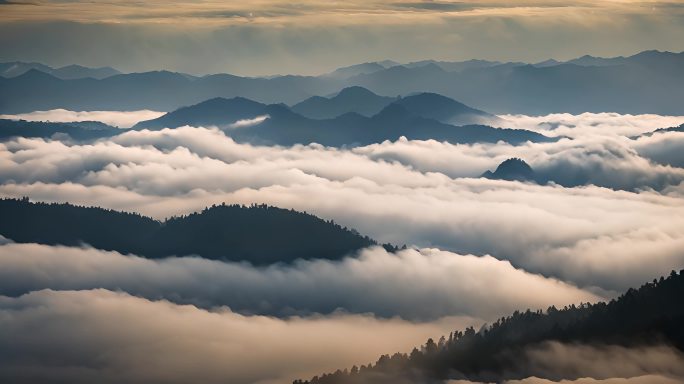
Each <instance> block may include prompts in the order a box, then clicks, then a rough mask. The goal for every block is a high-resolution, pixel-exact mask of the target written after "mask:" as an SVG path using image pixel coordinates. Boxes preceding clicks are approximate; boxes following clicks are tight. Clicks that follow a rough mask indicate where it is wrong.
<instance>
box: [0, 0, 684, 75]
mask: <svg viewBox="0 0 684 384" xmlns="http://www.w3.org/2000/svg"><path fill="white" fill-rule="evenodd" d="M683 42H684V5H683V4H682V3H680V2H677V1H659V0H656V1H631V0H613V1H601V2H596V1H583V0H575V1H555V0H551V1H537V0H528V1H516V2H510V1H500V0H489V1H461V2H454V1H419V0H416V1H378V0H372V1H358V0H344V1H334V2H331V1H321V0H310V1H300V2H296V3H292V2H284V1H275V0H259V1H250V2H242V1H240V2H238V1H208V0H200V1H194V2H192V3H187V2H179V1H145V2H140V1H108V2H87V1H79V0H73V1H72V0H66V1H65V0H30V1H28V0H27V1H23V0H4V1H0V52H2V54H0V59H1V60H5V61H10V60H22V61H27V60H32V61H40V62H44V63H47V64H50V65H54V66H61V65H67V64H71V63H74V62H76V63H79V64H83V65H88V66H104V65H109V66H114V67H116V68H118V69H120V70H123V71H144V70H151V69H159V68H164V69H169V70H175V71H183V72H188V73H195V74H203V73H216V72H230V73H235V74H241V75H264V74H276V73H301V74H319V73H323V72H327V71H329V70H332V69H334V68H336V67H339V66H340V65H344V64H353V63H357V62H364V61H374V60H383V59H392V60H396V61H400V62H408V61H416V60H421V59H426V58H431V59H440V60H466V59H471V58H482V59H489V60H500V61H525V62H537V61H542V60H545V59H548V58H555V59H559V60H566V59H570V58H573V57H578V56H582V55H584V54H587V53H588V54H592V55H596V56H618V55H630V54H634V53H636V52H638V51H642V50H645V49H660V50H670V51H677V52H679V51H681V50H684V43H683Z"/></svg>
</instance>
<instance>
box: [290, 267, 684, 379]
mask: <svg viewBox="0 0 684 384" xmlns="http://www.w3.org/2000/svg"><path fill="white" fill-rule="evenodd" d="M683 297H684V270H683V271H681V272H680V273H679V274H677V273H676V272H675V271H672V273H671V274H670V276H668V277H667V278H662V277H661V278H660V280H653V282H651V283H647V284H645V285H643V286H642V287H641V288H639V289H629V290H628V291H627V292H626V293H624V294H623V295H622V296H620V297H619V298H618V299H616V300H611V301H610V302H609V303H598V304H593V305H592V304H580V305H579V306H575V305H571V306H569V307H565V308H563V309H560V310H559V309H556V308H555V307H550V308H548V309H547V310H546V312H542V311H541V310H539V311H536V312H532V311H530V310H527V311H525V312H518V311H516V312H515V313H513V314H512V315H511V316H508V317H504V318H501V319H499V320H497V321H496V322H495V323H494V324H492V325H491V326H489V327H487V328H485V329H483V330H482V331H480V332H476V331H475V330H474V329H473V328H467V329H466V330H465V331H455V332H453V333H451V334H450V335H449V337H448V338H442V339H441V340H440V341H439V342H438V343H435V342H434V340H432V339H429V340H428V341H427V343H426V344H425V345H424V346H422V347H421V349H420V350H419V349H414V350H413V351H412V352H411V353H410V354H408V355H407V354H402V353H397V354H394V355H392V356H391V357H390V356H389V355H384V356H381V357H380V359H379V360H378V361H377V362H376V363H375V365H369V366H368V367H361V369H352V371H350V372H346V371H337V372H335V373H332V374H324V375H322V376H318V377H314V378H312V379H311V380H309V381H301V380H297V381H295V383H297V384H304V383H310V384H350V383H397V382H433V381H434V382H443V380H445V379H449V378H461V379H462V378H466V379H470V380H485V381H501V380H506V379H516V378H521V377H525V376H526V375H525V372H524V371H522V370H521V368H520V367H521V366H524V360H523V359H524V351H525V348H527V347H531V346H535V345H539V343H542V342H545V341H560V342H564V343H584V344H591V345H622V346H627V347H638V346H646V345H656V344H668V345H672V346H674V347H676V348H678V349H679V350H684V328H683V327H682V324H684V305H682V298H683ZM352 372H354V373H352Z"/></svg>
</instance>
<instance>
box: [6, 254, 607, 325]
mask: <svg viewBox="0 0 684 384" xmlns="http://www.w3.org/2000/svg"><path fill="white" fill-rule="evenodd" d="M227 252H230V251H229V250H227ZM0 264H2V266H3V268H2V270H1V271H0V294H5V295H13V296H16V295H20V294H24V293H28V292H31V291H37V290H41V289H55V290H79V289H95V288H105V289H110V290H123V291H125V292H127V293H130V294H132V295H136V296H141V297H145V298H148V299H166V300H170V301H174V302H177V303H183V304H185V303H190V304H194V305H198V306H202V307H205V308H212V307H216V306H228V307H230V308H231V309H233V310H235V311H240V312H241V313H259V314H271V315H279V316H283V315H293V314H301V315H308V314H311V313H324V314H328V313H333V312H335V311H339V310H341V311H345V312H351V313H372V314H374V315H377V316H381V317H386V318H390V317H401V318H404V319H409V320H434V319H438V318H441V317H445V316H464V317H470V318H477V319H484V320H487V321H492V320H494V319H496V318H499V317H501V316H504V315H506V314H507V313H510V312H513V311H515V310H517V309H521V308H531V309H534V310H536V309H546V308H547V307H549V306H551V305H555V306H557V307H562V306H564V305H569V304H573V303H574V304H577V303H580V302H585V303H586V302H596V301H598V300H600V299H602V298H601V297H599V296H596V295H594V294H592V293H589V292H586V291H582V290H580V289H577V288H575V287H573V286H571V285H568V284H565V283H562V282H559V281H557V280H554V279H546V278H543V277H542V276H538V275H533V274H530V273H527V272H524V271H521V270H517V269H514V268H513V267H512V266H511V265H510V263H508V262H505V261H499V260H497V259H494V258H492V257H489V256H486V257H476V256H464V255H458V254H454V253H450V252H444V251H439V250H434V249H423V250H421V251H415V250H406V251H402V252H399V253H398V254H388V253H387V252H386V251H385V250H384V249H382V248H379V247H377V248H371V249H367V250H364V251H362V252H361V253H360V254H359V255H358V257H357V258H351V257H350V258H347V259H344V260H342V261H339V262H331V261H327V260H316V261H300V262H298V263H296V264H294V265H290V266H279V265H276V266H271V267H266V268H255V267H252V266H250V265H247V264H230V263H223V262H217V261H211V260H205V259H200V258H187V257H186V258H170V259H163V260H148V259H143V258H138V257H135V256H122V255H120V254H118V253H116V252H105V251H99V250H95V249H90V248H85V249H81V248H68V247H51V246H45V245H36V244H8V245H0ZM407 281H408V282H411V283H410V284H406V282H407ZM416 303H422V304H421V305H416Z"/></svg>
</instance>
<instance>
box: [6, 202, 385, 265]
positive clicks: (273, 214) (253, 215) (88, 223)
mask: <svg viewBox="0 0 684 384" xmlns="http://www.w3.org/2000/svg"><path fill="white" fill-rule="evenodd" d="M0 235H2V236H4V237H6V238H8V239H11V240H12V241H15V242H19V243H39V244H49V245H67V246H80V245H83V244H88V245H91V246H93V247H95V248H98V249H103V250H111V251H117V252H120V253H123V254H128V253H132V254H135V255H138V256H142V257H148V258H162V257H168V256H188V255H196V256H201V257H204V258H208V259H214V260H222V261H248V262H250V263H252V264H255V265H265V264H272V263H279V262H283V263H287V262H291V261H294V260H296V259H314V258H316V259H340V258H342V257H344V256H347V255H349V254H351V253H353V252H355V251H357V250H359V249H361V248H365V247H369V246H372V245H376V244H377V243H376V242H375V241H374V240H372V239H370V238H368V237H367V236H361V235H360V234H359V233H358V232H356V231H355V230H353V229H348V228H345V227H342V226H340V225H338V224H335V223H334V222H332V221H325V220H322V219H319V218H318V217H316V216H313V215H310V214H307V213H302V212H297V211H294V210H287V209H281V208H276V207H271V206H266V205H252V206H241V205H217V206H212V207H210V208H206V209H204V210H203V211H201V212H197V213H193V214H190V215H187V216H181V217H172V218H170V219H167V220H166V221H163V222H160V221H156V220H154V219H151V218H149V217H145V216H140V215H137V214H132V213H126V212H118V211H112V210H107V209H102V208H95V207H79V206H75V205H71V204H46V203H33V202H29V201H28V200H27V199H21V200H16V199H0ZM266 238H267V239H268V241H265V239H266ZM385 248H386V249H387V250H389V251H394V250H396V248H394V247H392V246H391V245H385Z"/></svg>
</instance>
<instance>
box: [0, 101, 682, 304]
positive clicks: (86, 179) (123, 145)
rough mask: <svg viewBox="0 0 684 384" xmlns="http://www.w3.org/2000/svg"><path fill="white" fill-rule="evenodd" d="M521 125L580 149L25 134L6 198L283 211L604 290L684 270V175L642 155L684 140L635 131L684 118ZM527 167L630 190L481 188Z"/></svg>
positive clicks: (7, 146) (162, 209)
mask: <svg viewBox="0 0 684 384" xmlns="http://www.w3.org/2000/svg"><path fill="white" fill-rule="evenodd" d="M561 118H562V119H561ZM508 119H509V120H511V117H508ZM518 119H519V122H515V121H511V124H528V126H529V127H537V128H536V129H540V130H543V129H546V128H545V127H546V126H551V125H555V126H559V124H561V125H565V126H567V128H563V129H565V131H564V133H563V135H565V136H570V133H572V132H573V131H572V130H573V129H576V130H577V131H578V132H576V133H575V134H574V136H576V138H575V139H573V140H570V139H563V140H560V141H559V142H557V143H545V144H526V145H522V146H517V147H515V146H509V145H505V144H496V145H479V144H476V145H451V144H447V143H439V142H435V141H406V140H398V141H396V142H384V143H380V144H375V145H371V146H367V147H362V148H355V149H335V148H324V147H321V146H319V145H310V146H295V147H291V148H282V147H256V146H250V145H241V144H237V143H235V142H233V141H232V140H230V139H229V138H227V137H226V136H224V135H223V133H222V132H221V131H219V130H217V129H211V128H209V129H206V128H191V127H184V128H179V129H174V130H169V129H167V130H162V131H154V132H150V131H139V132H129V133H125V134H123V135H120V136H117V137H115V138H113V139H112V140H110V141H102V142H96V143H93V144H85V145H74V144H69V143H66V142H59V141H45V140H40V139H17V140H13V141H10V142H6V143H3V144H0V175H2V176H0V179H1V180H0V194H2V195H4V196H15V197H20V196H30V197H31V198H33V199H36V200H44V201H70V202H75V203H81V204H87V205H99V206H104V207H107V208H113V209H123V210H133V211H138V212H141V213H144V214H148V215H152V216H155V217H159V218H163V217H167V216H170V215H174V214H181V213H187V212H191V211H195V210H198V209H201V208H203V207H205V206H207V205H210V204H213V203H220V202H229V203H246V204H250V203H255V202H256V203H269V204H272V205H277V206H282V207H287V208H295V209H298V210H304V211H308V212H311V213H314V214H316V215H318V216H321V217H324V218H326V219H335V220H336V221H337V222H339V223H341V224H343V225H346V226H349V227H353V228H356V229H358V230H359V231H361V232H362V233H364V234H368V235H371V236H372V237H374V238H375V239H377V240H379V241H381V242H392V243H394V244H399V245H401V244H409V245H416V246H418V247H437V248H441V249H445V250H450V251H454V252H458V253H465V254H468V253H472V254H476V255H486V254H489V255H492V256H493V257H495V258H497V259H500V260H510V261H511V262H512V263H513V265H514V266H516V267H521V268H524V269H525V270H527V271H530V272H534V273H542V274H544V275H546V276H553V277H557V278H560V279H563V280H566V281H570V282H572V283H573V284H577V285H579V286H581V287H598V288H600V289H603V290H613V291H621V290H623V289H626V288H627V287H630V286H634V285H637V284H641V283H642V282H644V281H647V280H650V279H652V278H654V277H657V276H660V275H663V274H667V273H669V271H670V270H671V269H681V267H683V266H684V255H682V253H681V252H680V251H679V250H680V249H682V247H683V246H684V232H683V231H684V230H683V229H682V228H684V209H683V208H682V207H683V205H682V204H681V198H682V195H683V194H684V187H682V186H683V185H684V184H682V180H684V170H683V169H681V168H677V167H673V166H669V165H667V166H666V165H662V164H657V163H655V162H653V161H650V160H649V159H647V158H645V157H642V156H641V155H640V154H641V153H646V152H648V156H649V157H653V158H656V157H657V156H662V157H666V158H670V159H671V160H673V161H674V160H677V158H678V157H677V156H676V151H673V150H672V148H677V147H678V146H679V145H681V143H682V140H683V138H682V135H681V134H679V133H677V132H670V133H661V134H655V135H653V136H650V137H641V138H639V139H636V140H632V139H629V138H627V137H625V136H624V135H625V134H627V135H629V136H632V135H633V134H636V133H639V132H648V131H652V130H654V129H656V128H660V127H662V126H663V125H670V124H673V123H677V122H678V121H679V120H678V119H680V118H672V117H662V118H659V117H655V116H650V115H646V116H632V117H624V116H621V115H614V114H609V115H606V116H604V115H602V114H599V115H593V114H585V115H580V116H577V117H568V116H566V115H563V116H561V117H557V116H555V115H552V116H547V117H540V118H535V119H536V120H535V119H532V118H528V117H518ZM528 120H532V121H533V123H529V121H528ZM540 122H544V123H545V124H543V125H542V126H539V123H540ZM626 122H631V123H629V125H630V126H631V127H632V128H629V129H625V128H624V125H625V124H627V123H626ZM592 127H593V131H594V132H596V134H591V132H592ZM244 129H249V128H244ZM556 129H560V128H556ZM663 141H664V142H666V143H668V144H667V145H663V144H662V142H663ZM513 156H517V157H522V158H524V159H526V160H527V161H529V162H530V163H531V164H532V166H533V167H534V168H535V169H536V170H537V172H539V173H541V174H543V175H549V176H553V177H554V178H556V179H558V180H572V179H583V180H590V181H592V182H595V183H596V184H598V185H599V186H601V185H603V186H606V187H613V188H617V189H619V188H624V189H626V190H612V189H607V188H602V187H598V186H584V187H580V188H567V187H562V186H559V185H555V184H550V185H544V186H539V185H533V184H525V183H519V182H507V181H497V180H485V179H477V178H468V177H471V176H475V175H479V174H480V173H482V172H483V171H484V170H486V169H493V168H495V167H496V165H497V164H498V163H499V162H500V161H502V160H503V159H505V158H508V157H513ZM658 189H660V191H659V190H658ZM350 201H353V202H354V204H349V203H348V202H350ZM644 260H648V263H644Z"/></svg>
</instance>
